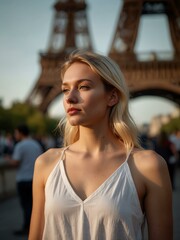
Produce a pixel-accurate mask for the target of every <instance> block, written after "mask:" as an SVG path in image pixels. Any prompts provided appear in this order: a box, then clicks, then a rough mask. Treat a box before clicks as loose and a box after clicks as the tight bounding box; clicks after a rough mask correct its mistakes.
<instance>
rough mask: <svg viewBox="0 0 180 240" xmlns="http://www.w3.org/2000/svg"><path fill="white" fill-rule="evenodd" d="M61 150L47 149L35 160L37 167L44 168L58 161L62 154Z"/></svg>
mask: <svg viewBox="0 0 180 240" xmlns="http://www.w3.org/2000/svg"><path fill="white" fill-rule="evenodd" d="M62 151H63V148H51V149H48V150H47V151H46V152H44V153H43V154H41V155H40V156H39V157H38V158H37V159H36V163H35V164H36V165H37V166H39V167H42V168H44V167H46V166H49V165H52V164H53V163H55V162H57V161H58V159H60V156H61V154H62Z"/></svg>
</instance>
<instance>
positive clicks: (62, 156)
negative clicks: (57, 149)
mask: <svg viewBox="0 0 180 240" xmlns="http://www.w3.org/2000/svg"><path fill="white" fill-rule="evenodd" d="M68 147H69V146H67V147H65V148H64V149H63V150H62V153H61V157H60V160H63V158H64V153H65V151H66V149H67V148H68Z"/></svg>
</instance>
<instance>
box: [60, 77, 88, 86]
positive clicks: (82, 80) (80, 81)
mask: <svg viewBox="0 0 180 240" xmlns="http://www.w3.org/2000/svg"><path fill="white" fill-rule="evenodd" d="M85 81H88V82H90V83H92V81H91V80H90V79H86V78H83V79H79V80H77V81H75V83H77V84H80V83H82V82H85ZM67 85H69V83H66V82H63V83H62V86H67Z"/></svg>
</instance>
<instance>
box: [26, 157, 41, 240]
mask: <svg viewBox="0 0 180 240" xmlns="http://www.w3.org/2000/svg"><path fill="white" fill-rule="evenodd" d="M43 160H44V159H43V155H41V156H40V157H39V158H38V159H37V160H36V163H35V169H34V177H33V209H32V215H31V224H30V232H29V238H28V239H29V240H41V239H42V234H43V228H44V203H45V196H44V177H43V172H44V170H43V168H44V163H43V162H44V161H43Z"/></svg>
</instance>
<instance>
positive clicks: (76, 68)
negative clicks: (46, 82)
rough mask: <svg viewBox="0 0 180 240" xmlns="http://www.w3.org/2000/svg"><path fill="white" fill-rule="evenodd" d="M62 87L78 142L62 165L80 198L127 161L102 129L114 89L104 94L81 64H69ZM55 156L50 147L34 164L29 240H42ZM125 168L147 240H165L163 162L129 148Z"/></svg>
mask: <svg viewBox="0 0 180 240" xmlns="http://www.w3.org/2000/svg"><path fill="white" fill-rule="evenodd" d="M82 76H83V78H82ZM84 76H85V78H84ZM84 79H86V80H84ZM87 79H88V81H87ZM63 84H64V85H63V88H65V90H64V107H65V110H66V112H67V117H68V120H69V122H70V123H71V124H72V125H78V126H79V132H80V137H79V140H78V141H76V142H75V143H73V144H72V145H70V146H69V147H68V149H67V150H66V151H65V154H64V158H63V160H64V166H65V170H66V174H67V177H68V179H69V182H70V183H71V185H72V187H73V189H74V191H75V192H76V194H77V195H78V196H79V197H80V198H81V199H82V200H85V199H86V198H88V197H89V196H90V195H91V194H92V193H93V192H94V191H95V190H96V189H97V188H98V187H99V186H100V185H101V184H102V183H103V182H104V181H105V180H106V179H107V178H108V177H109V176H111V175H112V174H113V172H114V171H115V170H116V169H117V168H118V167H119V166H121V165H122V164H123V163H124V161H125V159H126V157H127V152H126V149H125V147H124V144H123V143H122V142H121V141H120V140H119V139H118V138H117V137H115V136H114V135H113V133H112V131H111V129H110V128H109V125H108V116H109V111H110V107H111V106H113V104H115V103H116V101H117V100H118V96H117V94H116V92H114V91H111V92H110V93H107V92H105V90H104V87H103V84H102V81H101V79H100V78H99V76H98V75H97V74H95V73H94V72H93V71H92V70H91V69H90V68H89V67H88V66H87V65H85V64H82V63H74V64H72V65H71V67H70V68H69V69H68V70H67V71H66V73H65V76H64V79H63ZM61 153H62V149H51V150H49V151H47V152H46V153H44V154H43V155H41V156H40V157H39V158H38V159H37V161H36V164H35V173H34V180H33V196H34V198H33V203H34V204H33V212H32V219H31V228H30V235H29V240H40V239H42V234H43V227H44V204H45V197H44V190H45V185H46V181H47V179H48V177H49V174H50V173H51V171H52V170H53V168H54V167H55V165H56V164H57V162H58V161H59V159H60V156H61ZM128 164H129V167H130V171H131V174H132V177H133V180H134V183H135V186H136V189H137V193H138V197H139V201H140V205H141V208H142V211H143V212H144V213H145V214H146V217H147V223H148V233H149V240H161V239H162V240H171V239H172V199H171V195H172V193H171V183H170V180H169V175H168V170H167V166H166V163H165V161H164V160H163V159H162V158H161V157H160V156H159V155H157V154H156V153H155V152H153V151H149V150H148V151H147V150H140V149H137V148H134V149H133V150H132V152H131V155H130V157H129V159H128Z"/></svg>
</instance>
